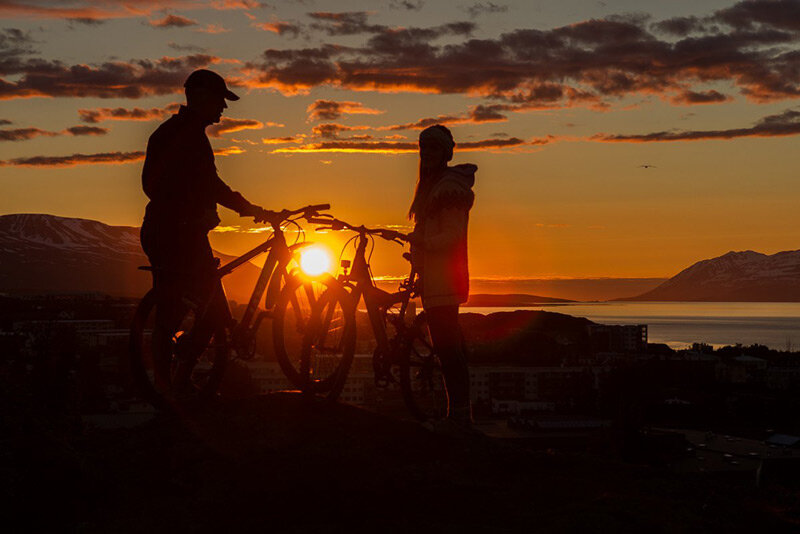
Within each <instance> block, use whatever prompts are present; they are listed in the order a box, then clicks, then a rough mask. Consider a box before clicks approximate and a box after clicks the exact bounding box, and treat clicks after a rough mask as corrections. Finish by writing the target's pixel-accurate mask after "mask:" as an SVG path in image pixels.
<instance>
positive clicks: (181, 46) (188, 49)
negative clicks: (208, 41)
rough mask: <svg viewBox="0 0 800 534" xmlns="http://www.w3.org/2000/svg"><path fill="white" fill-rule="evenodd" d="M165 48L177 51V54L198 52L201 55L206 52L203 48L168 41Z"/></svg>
mask: <svg viewBox="0 0 800 534" xmlns="http://www.w3.org/2000/svg"><path fill="white" fill-rule="evenodd" d="M167 46H168V47H170V48H171V49H173V50H177V51H178V52H198V53H203V52H205V51H206V49H205V48H203V47H202V46H197V45H191V44H185V45H184V44H178V43H176V42H174V41H170V42H168V43H167Z"/></svg>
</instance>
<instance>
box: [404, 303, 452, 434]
mask: <svg viewBox="0 0 800 534" xmlns="http://www.w3.org/2000/svg"><path fill="white" fill-rule="evenodd" d="M408 334H409V338H408V339H404V340H403V341H404V343H403V344H404V350H402V352H403V354H402V355H401V356H400V389H401V390H402V392H403V400H404V401H405V403H406V406H407V407H408V410H409V411H410V412H411V414H412V415H413V416H414V417H415V418H417V419H419V420H420V421H428V420H437V419H444V418H445V417H446V416H447V388H446V387H445V382H444V374H443V373H442V362H441V361H439V357H438V356H437V355H436V353H435V352H434V350H433V343H432V342H431V340H430V334H429V332H428V325H427V321H425V315H424V314H421V315H419V316H418V317H417V318H416V319H415V320H414V324H413V325H412V326H411V327H410V330H409V331H408Z"/></svg>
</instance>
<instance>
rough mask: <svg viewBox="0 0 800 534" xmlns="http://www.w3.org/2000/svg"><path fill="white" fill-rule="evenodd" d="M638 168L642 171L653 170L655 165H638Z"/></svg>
mask: <svg viewBox="0 0 800 534" xmlns="http://www.w3.org/2000/svg"><path fill="white" fill-rule="evenodd" d="M639 167H640V168H642V169H655V168H656V166H655V165H649V164H647V163H645V164H644V165H639Z"/></svg>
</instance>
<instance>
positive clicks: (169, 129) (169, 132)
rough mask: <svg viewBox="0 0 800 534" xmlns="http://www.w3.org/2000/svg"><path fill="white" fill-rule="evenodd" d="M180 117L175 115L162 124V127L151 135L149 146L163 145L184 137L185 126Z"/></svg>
mask: <svg viewBox="0 0 800 534" xmlns="http://www.w3.org/2000/svg"><path fill="white" fill-rule="evenodd" d="M183 122H184V121H182V120H181V119H180V118H179V117H178V115H173V116H172V117H170V118H169V119H167V120H165V121H164V122H162V123H161V125H160V126H159V127H158V128H156V129H155V131H154V132H153V133H152V134H150V139H149V142H148V144H149V145H161V144H164V143H167V142H169V141H170V140H172V139H176V138H178V137H180V136H181V135H183V133H184V130H185V125H184V124H183Z"/></svg>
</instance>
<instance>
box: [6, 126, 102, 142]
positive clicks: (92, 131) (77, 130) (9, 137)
mask: <svg viewBox="0 0 800 534" xmlns="http://www.w3.org/2000/svg"><path fill="white" fill-rule="evenodd" d="M107 133H108V129H106V128H99V127H96V126H72V127H70V128H67V129H65V130H63V131H61V132H51V131H48V130H42V129H41V128H15V129H9V130H0V141H27V140H28V139H33V138H34V137H55V136H58V135H75V136H78V135H105V134H107Z"/></svg>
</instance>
